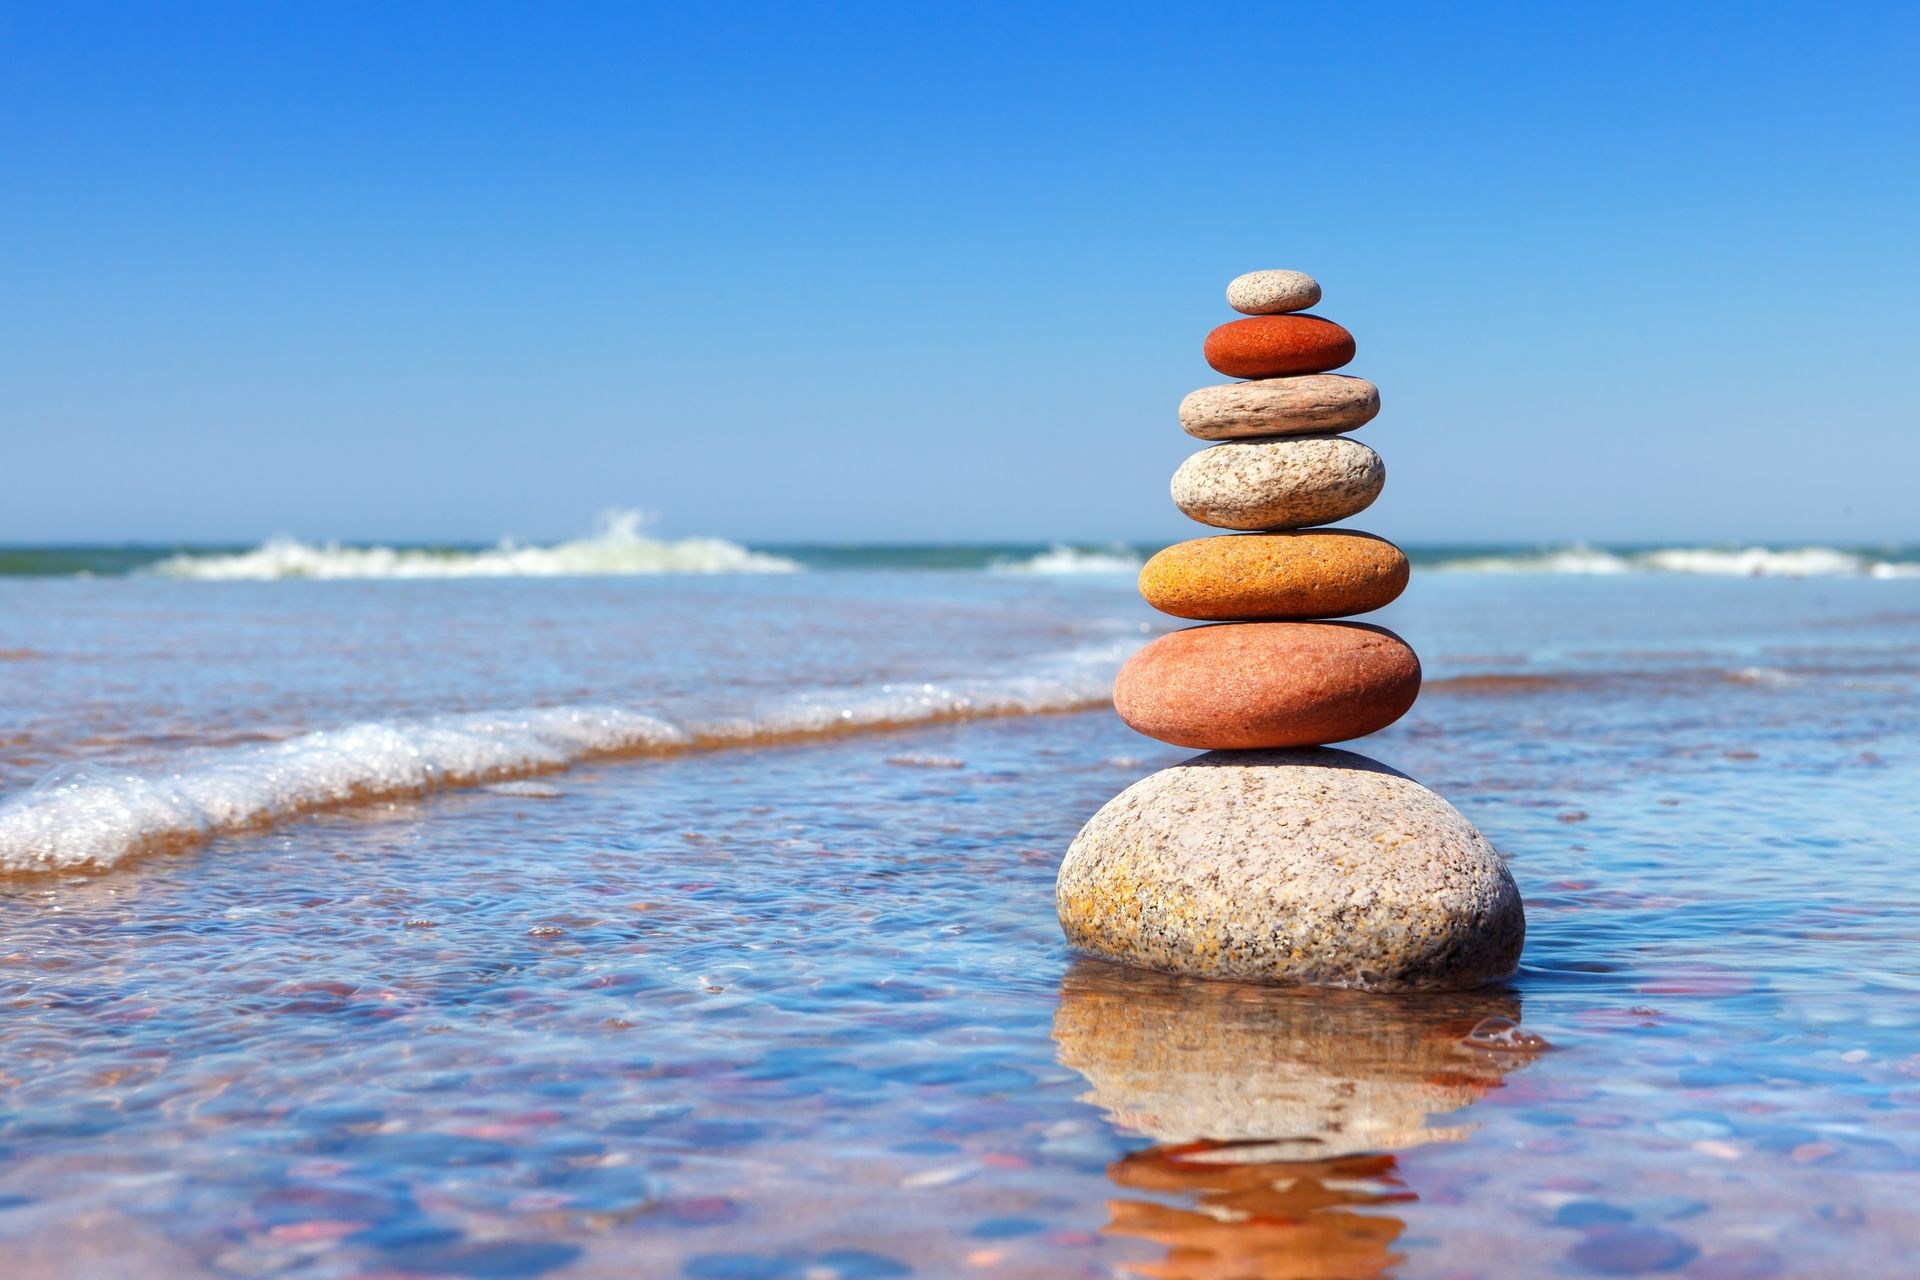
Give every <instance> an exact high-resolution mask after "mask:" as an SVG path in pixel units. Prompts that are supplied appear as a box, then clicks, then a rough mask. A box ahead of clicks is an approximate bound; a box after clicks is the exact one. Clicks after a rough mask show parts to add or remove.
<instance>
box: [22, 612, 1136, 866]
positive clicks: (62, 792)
mask: <svg viewBox="0 0 1920 1280" xmlns="http://www.w3.org/2000/svg"><path fill="white" fill-rule="evenodd" d="M1133 647H1134V646H1133V645H1131V644H1116V645H1109V646H1104V647H1100V648H1092V649H1079V650H1074V651H1071V652H1068V653H1063V654H1056V655H1052V656H1049V657H1045V658H1042V659H1039V660H1037V661H1035V662H1034V663H1033V664H1032V665H1031V666H1029V667H1028V668H1027V669H1025V670H1023V671H1019V672H1015V673H1008V674H1000V675H992V676H983V677H977V678H970V679H959V680H951V681H928V682H920V683H894V684H882V685H872V686H866V687H856V688H845V689H819V690H812V691H806V692H801V693H796V694H794V695H791V696H789V697H787V698H784V699H781V700H778V701H775V702H772V703H769V704H767V705H764V706H762V707H760V708H757V709H755V710H754V711H752V712H750V713H747V714H743V715H741V716H738V717H734V718H727V719H719V720H712V721H702V722H688V723H685V724H676V723H674V722H671V721H668V720H665V719H662V718H660V717H658V716H654V715H649V714H646V713H644V712H641V711H637V710H633V709H627V708H620V707H592V706H562V707H539V708H527V709H518V710H499V711H481V712H472V713H466V714H460V715H444V716H431V717H425V718H420V719H411V720H382V721H374V722H370V723H365V724H356V725H349V726H347V727H345V728H341V729H332V730H326V731H321V732H315V733H306V734H300V735H298V736H296V737H291V738H287V739H284V740H282V741H278V742H272V743H267V744H264V745H255V746H248V747H240V748H226V749H217V750H206V751H201V752H196V753H194V754H192V755H191V756H188V757H185V758H183V759H182V760H181V761H180V762H179V763H178V764H177V765H176V766H175V767H173V768H172V769H170V770H167V771H165V772H157V771H151V772H150V771H136V770H130V769H119V768H111V767H107V766H102V765H97V764H72V765H66V766H63V767H62V768H59V769H56V770H55V771H54V772H53V773H52V774H50V775H48V776H47V777H46V778H44V779H42V780H41V781H40V782H39V783H37V784H35V785H34V786H33V787H31V788H30V789H28V790H27V791H25V792H23V793H22V794H20V795H18V796H16V797H13V798H11V799H8V800H5V801H0V873H16V874H22V873H24V874H32V873H44V872H54V871H69V870H105V869H107V868H110V867H113V866H115V865H117V864H119V863H122V862H124V861H126V860H128V859H130V858H133V857H136V856H139V855H141V854H145V853H153V852H161V851H167V850H174V849H180V848H185V847H188V846H191V845H195V844H199V843H202V842H204V841H206V840H209V839H212V838H213V837H215V836H218V835H222V834H226V833H230V832H238V831H245V830H250V829H251V830H258V829H265V828H268V827H272V826H274V825H277V824H279V823H282V822H286V821H289V820H292V819H295V818H299V817H302V816H305V815H307V814H311V813H317V812H319V811H321V810H324V809H331V808H337V807H340V806H344V805H352V804H360V803H365V802H368V801H378V800H394V799H402V798H407V797H414V796H422V795H427V794H430V793H432V792H436V791H444V790H450V789H454V788H460V787H475V786H484V785H488V784H491V783H498V782H504V781H508V780H511V779H515V778H527V777H532V776H535V775H538V774H544V773H557V772H560V771H563V770H565V769H568V768H570V767H572V766H573V765H575V764H579V763H582V762H585V761H589V760H596V759H610V758H614V757H620V756H647V755H670V754H675V753H679V752H685V751H696V750H723V749H727V748H734V747H748V746H763V745H772V744H777V743H784V742H800V741H807V740H815V739H822V738H828V737H833V736H836V735H840V734H847V733H860V732H873V731H879V730H886V729H896V728H909V727H913V726H916V725H927V724H936V723H940V722H943V721H951V720H967V719H978V718H984V717H990V716H1020V715H1043V714H1047V713H1053V712H1067V711H1080V710H1088V709H1092V708H1095V707H1099V706H1103V705H1105V704H1106V703H1107V702H1108V699H1109V697H1110V691H1111V688H1112V683H1113V676H1114V672H1115V671H1116V670H1118V668H1119V666H1120V664H1121V662H1123V661H1124V660H1125V659H1126V657H1127V654H1128V653H1129V652H1131V651H1132V649H1133Z"/></svg>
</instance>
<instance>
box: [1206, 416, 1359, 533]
mask: <svg viewBox="0 0 1920 1280" xmlns="http://www.w3.org/2000/svg"><path fill="white" fill-rule="evenodd" d="M1386 483H1387V466H1386V463H1384V462H1382V461H1381V460H1380V455H1379V454H1377V453H1375V452H1374V451H1373V450H1371V449H1369V448H1367V446H1365V445H1364V444H1361V443H1360V442H1359V441H1358V440H1350V439H1348V438H1347V437H1346V436H1293V437H1282V438H1281V439H1278V440H1229V441H1226V442H1225V443H1222V444H1216V445H1214V446H1213V447H1212V448H1208V449H1202V450H1201V451H1200V452H1198V453H1196V454H1194V455H1193V456H1192V457H1191V458H1188V459H1187V460H1186V461H1185V462H1183V463H1181V464H1180V468H1179V470H1177V471H1175V472H1174V473H1173V485H1172V491H1173V504H1174V505H1175V506H1177V507H1179V508H1180V510H1182V511H1184V512H1186V513H1187V515H1189V516H1191V517H1192V518H1193V519H1195V520H1198V521H1199V522H1200V523H1201V524H1210V525H1213V526H1214V527H1215V528H1217V529H1304V528H1307V527H1308V526H1310V525H1316V524H1331V523H1333V522H1334V521H1335V520H1344V519H1346V518H1347V517H1348V516H1351V515H1357V514H1359V513H1360V512H1362V511H1365V510H1366V509H1367V508H1368V507H1369V506H1371V505H1372V504H1373V500H1374V499H1375V498H1377V497H1379V496H1380V490H1381V489H1382V488H1383V487H1385V485H1386Z"/></svg>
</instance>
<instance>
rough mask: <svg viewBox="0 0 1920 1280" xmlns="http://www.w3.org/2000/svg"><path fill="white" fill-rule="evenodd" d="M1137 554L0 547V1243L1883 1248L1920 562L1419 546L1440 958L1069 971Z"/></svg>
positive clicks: (1333, 1266) (615, 526) (669, 544)
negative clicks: (1497, 859)
mask: <svg viewBox="0 0 1920 1280" xmlns="http://www.w3.org/2000/svg"><path fill="white" fill-rule="evenodd" d="M1153 549H1154V548H1152V547H1147V546H1134V545H1114V546H1087V545H1039V544H1036V545H1022V544H1009V545H1004V546H975V545H968V546H891V547H882V546H748V545H743V544H740V543H737V542H734V541H729V540H726V539H724V538H691V539H683V540H666V539H659V538H655V537H652V536H650V535H649V534H648V533H647V531H646V529H645V528H644V526H643V525H642V524H641V523H640V522H639V520H638V519H637V517H634V516H632V515H630V514H622V513H616V514H615V515H613V516H612V517H609V518H608V519H607V520H605V521H604V522H603V524H602V525H601V527H600V528H599V530H598V531H597V532H595V533H594V534H592V535H590V536H587V537H583V538H580V539H576V540H573V541H568V542H562V543H556V544H542V545H530V544H527V545H523V544H518V543H512V542H503V543H500V544H498V545H488V546H469V545H445V546H371V545H354V544H334V543H313V542H303V541H298V540H294V539H284V538H283V539H274V540H270V541H268V542H265V543H262V544H260V545H257V546H235V547H12V548H0V1009H4V1011H5V1012H4V1022H3V1023H0V1027H3V1028H4V1033H3V1034H0V1257H4V1259H5V1261H6V1267H5V1274H7V1275H8V1276H9V1277H22V1278H26V1280H38V1278H40V1277H49V1278H51V1277H59V1278H60V1280H92V1278H93V1277H124V1276H136V1275H137V1276H140V1277H143V1278H154V1280H174V1278H175V1277H180V1278H185V1277H205V1276H221V1277H225V1276H234V1277H241V1276H299V1277H303V1278H315V1280H347V1278H349V1277H352V1278H357V1280H397V1278H398V1277H421V1276H428V1277H483V1278H484V1277H494V1278H505V1280H515V1278H518V1277H546V1276H553V1277H560V1278H564V1280H572V1278H576V1277H578V1278H582V1280H585V1278H589V1277H592V1278H596V1280H597V1278H600V1277H609V1278H610V1277H616V1276H618V1277H636V1276H640V1277H652V1276H660V1277H691V1278H694V1280H857V1278H864V1277H893V1276H930V1277H959V1276H979V1277H988V1278H991V1277H1112V1276H1138V1277H1192V1278H1193V1280H1200V1278H1202V1277H1206V1278H1210V1280H1231V1278H1234V1277H1259V1278H1265V1277H1292V1276H1301V1277H1373V1276H1389V1275H1391V1276H1404V1277H1448V1278H1451V1277H1468V1276H1559V1275H1571V1276H1579V1275H1613V1276H1618V1275H1642V1274H1661V1275H1677V1276H1683V1277H1689V1278H1691V1280H1742V1278H1748V1277H1752V1278H1760V1277H1772V1276H1781V1277H1879V1276H1887V1277H1893V1276H1903V1275H1907V1274H1911V1271H1910V1267H1911V1259H1912V1258H1913V1257H1914V1256H1916V1254H1920V1215H1916V1214H1915V1213H1914V1212H1913V1209H1912V1205H1913V1201H1914V1194H1915V1188H1916V1186H1920V848H1917V847H1916V846H1917V845H1920V697H1917V695H1920V547H1913V546H1885V547H1832V546H1778V545H1774V546H1759V545H1746V546H1666V547H1615V546H1597V545H1596V546H1551V547H1516V546H1505V547H1413V548H1410V549H1409V554H1410V556H1411V558H1412V560H1413V564H1414V576H1413V584H1412V586H1411V587H1410V588H1409V590H1408V591H1407V593H1406V595H1405V596H1403V597H1402V598H1401V599H1400V600H1399V601H1397V602H1396V603H1395V604H1393V605H1392V606H1390V607H1389V608H1388V609H1386V610H1383V611H1381V612H1380V613H1378V614H1374V615H1370V616H1369V619H1368V620H1369V621H1378V622H1380V623H1382V624H1383V625H1386V626H1389V627H1391V628H1393V629H1394V630H1396V631H1398V632H1399V633H1400V634H1402V635H1403V636H1405V637H1406V638H1407V639H1408V640H1409V641H1410V642H1411V643H1412V644H1413V646H1414V648H1415V649H1416V650H1417V651H1418V652H1419V653H1420V655H1421V658H1422V661H1423V664H1424V667H1425V672H1426V683H1425V688H1424V691H1423V694H1422V697H1421V698H1420V701H1419V702H1418V704H1417V705H1416V706H1415V708H1414V709H1413V711H1412V712H1411V713H1409V715H1408V716H1407V717H1406V718H1404V719H1403V720H1402V721H1400V722H1399V723H1397V724H1395V725H1394V726H1392V727H1391V728H1389V729H1387V730H1385V731H1383V732H1381V733H1379V734H1376V735H1373V736H1372V737H1369V738H1366V739H1362V740H1360V741H1358V742H1355V743H1351V744H1347V745H1348V746H1349V747H1350V748H1351V749H1355V750H1359V751H1361V752H1363V753H1365V754H1367V755H1370V756H1373V757H1375V758H1377V759H1379V760H1382V761H1384V762H1385V763H1387V764H1389V765H1392V766H1393V767H1395V768H1397V769H1400V770H1402V771H1403V772H1406V773H1409V774H1411V775H1413V776H1414V777H1416V778H1418V779H1420V780H1421V781H1423V782H1425V783H1426V784H1427V785H1429V786H1431V787H1433V788H1435V789H1436V790H1438V791H1440V792H1441V793H1442V794H1443V795H1445V796H1447V797H1448V798H1449V799H1450V800H1451V801H1452V802H1453V803H1454V804H1455V805H1456V806H1457V807H1459V808H1460V809H1461V810H1462V811H1463V812H1464V813H1465V814H1466V815H1467V816H1468V817H1469V818H1471V819H1472V820H1473V821H1474V822H1475V823H1477V824H1478V825H1479V826H1480V827H1481V829H1482V830H1484V831H1485V832H1486V833H1487V834H1488V836H1489V837H1490V838H1491V839H1492V840H1493V842H1494V843H1495V845H1496V846H1497V847H1498V848H1499V849H1500V850H1501V852H1502V853H1503V854H1504V855H1505V857H1506V858H1507V859H1508V862H1509V864H1510V866H1511V868H1512V871H1513V874H1514V876H1515V878H1516V880H1517V881H1518V883H1519V885H1520V887H1521V889H1522V892H1523V894H1524V896H1525V899H1526V906H1527V915H1528V924H1529V933H1528V939H1527V947H1526V953H1525V957H1524V960H1523V964H1522V967H1521V970H1520V972H1519V973H1518V974H1517V975H1516V976H1515V977H1514V978H1513V980H1512V981H1510V982H1508V983H1504V984H1501V985H1499V986H1496V987H1492V988H1488V989H1485V990H1482V991H1477V992H1471V993H1464V994H1459V995H1452V996H1444V997H1435V996H1386V995H1380V994H1376V993H1370V992H1363V991H1287V990H1276V989H1269V988H1263V987H1258V986H1247V985H1241V984H1234V983H1215V982H1204V981H1194V980H1183V979H1176V978H1170V977H1165V976H1161V975H1155V974H1150V973H1142V972H1136V971H1131V970H1127V969H1124V968H1119V967H1116V966H1112V965H1108V964H1104V963H1100V962H1097V961H1093V960H1089V959H1086V958H1083V957H1077V956H1075V955H1073V954H1071V953H1070V952H1069V951H1068V950H1067V949H1066V947H1065V945H1064V943H1063V941H1062V939H1061V936H1060V931H1059V927H1058V924H1057V922H1056V920H1055V917H1054V908H1053V877H1054V873H1055V870H1056V868H1057V866H1058V864H1059V860H1060V857H1061V855H1062V853H1063V852H1064V851H1065V849H1066V846H1067V844H1068V842H1069V841H1070V840H1071V839H1072V838H1073V835H1074V833H1075V832H1076V831H1077V830H1078V829H1079V827H1080V825H1081V824H1082V823H1083V822H1084V821H1085V820H1086V819H1087V817H1088V816H1090V815H1091V814H1092V813H1093V812H1094V811H1095V810H1096V809H1098V808H1099V807H1100V805H1102V804H1103V803H1105V802H1106V801H1107V800H1108V799H1109V798H1111V797H1112V796H1113V795H1115V794H1116V793H1117V792H1119V791H1120V790H1121V789H1123V788H1124V787H1126V786H1127V785H1128V784H1130V783H1131V782H1133V781H1135V780H1136V779H1138V778H1140V777H1142V776H1144V775H1146V774H1147V773H1150V772H1152V771H1153V770H1155V769H1159V768H1163V767H1165V766H1168V765H1171V764H1173V763H1176V762H1178V761H1179V760H1181V759H1183V758H1186V756H1187V755H1188V754H1189V753H1187V752H1183V751H1181V750H1179V749H1177V748H1173V747H1169V746H1167V745H1165V744H1162V743H1158V742H1155V741H1152V740H1149V739H1146V738H1143V737H1140V736H1139V735H1136V734H1134V733H1133V732H1131V731H1130V730H1129V729H1127V728H1126V726H1125V725H1124V724H1122V723H1121V722H1120V721H1119V720H1118V718H1117V717H1116V716H1115V715H1114V714H1113V712H1112V709H1111V706H1110V704H1109V702H1108V689H1109V686H1110V683H1111V681H1112V678H1113V675H1114V673H1115V671H1116V670H1117V669H1118V667H1119V666H1120V664H1121V663H1122V662H1124V661H1125V659H1126V657H1127V656H1128V655H1129V654H1130V653H1132V652H1133V651H1134V650H1135V649H1137V648H1138V647H1139V646H1140V645H1141V644H1143V643H1145V642H1146V641H1147V640H1149V639H1151V638H1152V637H1153V636H1154V635H1156V634H1159V633H1161V632H1163V631H1165V630H1167V629H1169V628H1170V627H1172V626H1175V625H1178V624H1177V623H1176V622H1175V621H1174V620H1172V619H1168V618H1165V617H1163V616H1161V615H1158V614H1156V613H1154V612H1153V611H1152V610H1151V609H1149V608H1148V607H1147V606H1146V605H1145V604H1143V603H1142V602H1141V601H1140V599H1139V597H1138V595H1137V594H1136V592H1135V590H1134V581H1133V579H1134V574H1135V571H1136V570H1137V569H1138V567H1139V565H1140V564H1141V563H1142V561H1143V559H1144V557H1145V556H1146V555H1147V554H1149V553H1150V552H1151V551H1152V550H1153Z"/></svg>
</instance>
